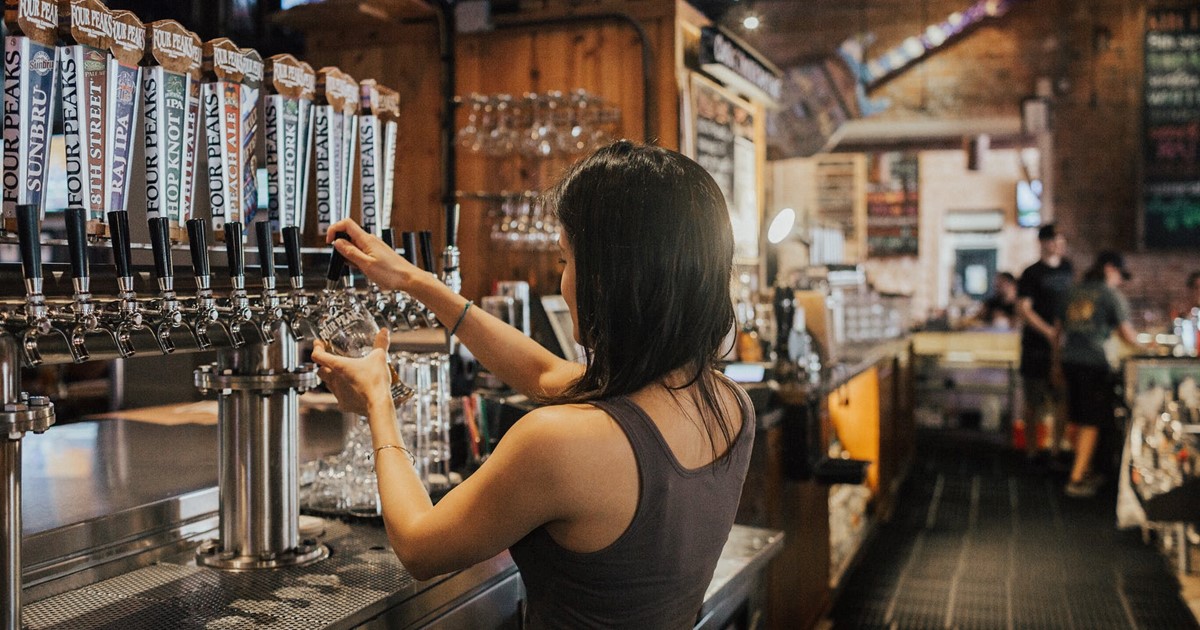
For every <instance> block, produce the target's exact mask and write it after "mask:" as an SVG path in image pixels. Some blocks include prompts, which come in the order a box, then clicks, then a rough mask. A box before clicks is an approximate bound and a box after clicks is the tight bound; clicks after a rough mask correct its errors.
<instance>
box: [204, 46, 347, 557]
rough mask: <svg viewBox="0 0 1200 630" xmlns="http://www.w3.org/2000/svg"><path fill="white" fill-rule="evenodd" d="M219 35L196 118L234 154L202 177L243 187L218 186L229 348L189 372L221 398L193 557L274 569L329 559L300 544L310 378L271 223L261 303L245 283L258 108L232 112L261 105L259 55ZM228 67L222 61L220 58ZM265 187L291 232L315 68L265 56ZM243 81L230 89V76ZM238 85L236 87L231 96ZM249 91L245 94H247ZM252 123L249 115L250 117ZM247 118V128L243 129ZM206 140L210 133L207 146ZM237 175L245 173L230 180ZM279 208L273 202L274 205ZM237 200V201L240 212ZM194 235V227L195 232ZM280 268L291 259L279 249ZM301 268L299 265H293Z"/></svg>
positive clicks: (261, 246) (263, 235)
mask: <svg viewBox="0 0 1200 630" xmlns="http://www.w3.org/2000/svg"><path fill="white" fill-rule="evenodd" d="M227 42H228V40H223V41H217V42H210V43H209V44H206V45H205V70H206V72H207V73H209V74H208V76H209V78H210V79H212V82H211V83H209V84H207V85H205V88H204V90H205V92H204V93H205V95H206V99H209V98H214V99H215V98H216V97H217V96H218V95H220V94H226V95H230V94H232V95H234V96H232V97H225V98H222V99H221V101H223V106H221V107H216V108H209V107H206V108H205V109H206V114H205V121H204V125H205V127H206V128H207V129H209V130H210V134H211V133H212V130H214V129H220V130H221V131H222V133H220V134H219V135H218V136H217V137H216V140H217V141H218V142H220V143H222V144H223V145H225V144H228V142H229V139H230V138H240V139H242V141H243V143H242V145H241V149H242V150H239V151H224V150H221V151H214V150H212V147H211V145H210V150H209V152H208V156H209V161H208V173H209V177H210V182H219V183H223V184H229V185H230V187H229V188H228V189H227V191H230V190H231V189H232V188H233V187H234V186H233V185H234V183H235V182H241V183H242V184H243V186H246V188H244V189H243V194H235V193H232V192H227V194H226V195H225V196H224V201H225V202H227V206H226V208H225V212H224V216H223V219H224V221H225V222H224V225H223V228H224V239H223V240H224V241H225V249H226V253H227V256H228V261H229V280H230V286H231V293H230V296H229V304H228V309H229V311H228V312H229V314H230V315H231V316H232V318H233V323H232V326H231V328H230V330H231V332H233V343H232V344H231V346H230V347H228V348H223V349H221V350H220V351H219V352H218V353H217V361H216V363H213V364H211V365H206V366H202V367H201V368H200V369H199V370H197V371H196V387H198V388H199V389H200V390H201V391H203V392H216V393H217V400H218V405H219V410H220V411H219V418H218V430H217V433H218V440H219V445H218V455H217V456H218V459H219V460H220V466H219V470H220V473H219V475H220V477H219V483H220V496H221V501H220V505H221V507H220V510H221V513H220V523H221V524H220V538H219V540H215V541H209V542H206V543H204V544H203V545H201V547H200V548H199V549H198V550H197V552H196V561H197V562H198V563H200V564H203V565H206V566H211V567H217V568H222V569H231V570H245V569H261V568H274V567H281V566H289V565H299V564H306V563H309V562H315V561H317V560H320V559H322V558H324V557H326V556H328V555H329V550H328V548H326V547H325V546H324V545H318V544H316V543H315V542H314V541H301V540H300V527H299V517H300V501H299V470H298V467H299V451H298V449H299V418H300V411H299V402H298V396H299V394H300V393H302V392H304V391H307V390H309V389H311V388H313V387H315V386H316V385H317V375H316V369H315V367H314V366H312V365H311V364H301V363H300V361H299V355H300V350H299V344H298V341H297V335H298V334H302V333H298V332H296V331H294V330H293V329H292V325H291V323H290V322H291V321H292V318H287V317H285V316H284V309H283V306H282V305H281V301H280V298H279V295H278V292H277V290H276V285H275V252H274V235H273V233H272V222H271V221H270V220H268V221H263V222H259V223H255V224H253V225H254V226H255V236H256V240H257V245H258V265H259V270H260V278H261V290H262V294H261V299H260V300H258V302H257V303H256V304H254V305H253V306H251V300H250V298H249V296H248V293H247V289H246V276H245V251H244V245H243V229H244V228H243V226H244V225H246V224H247V223H243V221H244V219H246V218H248V217H246V216H244V214H243V213H244V212H249V211H250V209H251V206H252V205H255V204H256V200H255V198H254V197H255V195H254V194H253V193H247V192H245V191H247V190H250V188H249V187H250V186H253V184H252V181H253V179H252V176H251V174H253V173H254V171H255V170H256V169H255V166H254V151H253V144H254V143H253V141H252V140H248V138H253V137H255V136H256V133H255V129H256V128H257V115H256V114H254V113H249V112H246V111H243V110H242V109H239V108H241V107H253V108H254V109H255V110H256V111H257V109H258V103H257V101H258V96H257V92H258V91H259V89H260V87H261V84H262V79H263V70H264V68H263V62H262V60H261V58H260V57H258V54H257V53H253V52H252V51H245V50H242V51H240V53H241V55H242V57H241V58H240V59H241V60H242V63H241V65H238V59H239V58H238V57H236V56H232V55H230V54H229V53H228V52H226V51H229V50H236V49H235V48H233V47H232V45H229V44H227ZM222 63H225V65H226V67H225V68H222V67H221V66H220V64H222ZM267 73H268V78H269V80H270V84H269V85H268V86H267V87H268V92H269V94H270V95H269V96H267V100H268V104H267V118H268V125H269V126H268V128H267V137H268V146H267V151H268V154H269V157H268V164H269V168H268V178H269V180H270V183H269V184H268V190H269V191H270V192H272V193H274V197H275V198H274V200H272V202H271V205H272V206H274V207H278V208H279V209H280V210H279V211H278V212H276V213H275V214H276V216H274V217H270V218H271V219H275V223H276V225H279V226H280V227H281V228H290V227H298V226H296V225H295V223H296V222H297V217H299V216H303V214H304V201H305V200H304V199H303V198H301V197H300V195H301V192H302V191H303V190H304V187H303V185H302V183H301V181H300V178H301V174H302V173H304V172H305V170H306V168H307V156H308V153H309V147H308V145H307V139H308V137H309V136H310V134H309V132H308V129H307V126H308V124H309V120H308V119H307V118H304V119H303V121H301V117H300V116H299V112H300V111H301V110H307V109H308V107H309V103H310V102H311V99H312V94H313V92H314V90H315V87H316V75H315V74H314V73H313V72H312V70H311V69H310V68H308V67H307V65H302V64H300V63H299V62H297V61H296V60H295V59H294V58H291V57H287V56H285V57H274V58H272V59H271V60H270V62H269V65H268V67H267ZM238 77H240V79H241V80H242V81H243V82H244V83H245V84H243V85H237V84H233V83H230V79H232V78H238ZM239 89H240V90H241V91H242V92H243V94H241V95H240V97H239V96H237V93H238V91H239ZM251 90H252V91H253V92H255V94H254V97H253V98H250V99H247V98H241V97H244V96H245V94H244V92H247V91H251ZM247 121H249V122H247ZM246 125H249V128H247V127H246ZM212 140H213V138H212V137H210V142H211V141H212ZM238 173H243V174H245V176H244V177H241V178H239V176H238ZM281 200H282V201H283V203H282V205H281V206H280V205H278V204H279V203H280V201H281ZM239 206H240V207H239ZM198 232H201V233H202V230H198ZM288 254H289V269H290V268H291V267H292V265H293V261H291V260H290V257H291V256H292V255H294V254H293V252H292V250H291V249H290V248H289V249H288ZM295 264H296V265H297V266H298V264H299V261H295Z"/></svg>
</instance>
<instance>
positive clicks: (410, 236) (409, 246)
mask: <svg viewBox="0 0 1200 630" xmlns="http://www.w3.org/2000/svg"><path fill="white" fill-rule="evenodd" d="M400 240H401V242H402V243H403V245H404V259H405V260H407V261H408V262H409V263H410V264H412V265H414V266H415V265H416V264H417V233H416V232H404V233H403V234H401V235H400Z"/></svg>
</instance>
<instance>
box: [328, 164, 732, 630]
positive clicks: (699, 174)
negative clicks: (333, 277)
mask: <svg viewBox="0 0 1200 630" xmlns="http://www.w3.org/2000/svg"><path fill="white" fill-rule="evenodd" d="M549 201H550V203H551V205H552V206H553V207H554V208H555V209H556V211H557V214H558V218H559V221H560V222H561V225H562V235H561V237H560V238H559V247H560V249H561V251H562V260H561V263H562V264H563V274H562V287H561V288H562V294H563V297H564V298H565V300H566V302H567V304H568V306H569V308H570V313H571V318H572V321H573V323H574V335H575V339H576V340H577V341H578V342H579V343H581V344H582V345H583V346H584V347H585V348H586V349H587V350H588V363H587V366H586V368H585V367H584V366H581V365H579V364H576V363H571V362H567V361H564V360H562V359H559V358H557V357H556V356H554V355H553V354H551V353H550V352H549V351H547V350H545V349H544V348H542V347H541V346H539V345H538V344H536V343H535V342H533V341H531V340H530V339H528V338H527V337H525V336H524V335H522V334H521V333H520V332H519V331H517V330H516V329H514V328H512V327H511V326H509V325H507V324H504V323H503V322H501V321H500V320H498V319H495V318H493V317H490V316H489V315H487V314H486V313H484V312H483V311H482V310H480V309H477V308H471V305H470V303H469V302H467V301H466V300H465V299H464V298H462V297H461V296H459V295H456V294H454V293H452V292H451V291H450V290H449V289H447V288H446V287H445V286H444V285H442V284H441V283H440V282H438V281H437V279H436V278H435V277H434V276H432V275H431V274H428V273H425V272H422V271H420V270H418V269H416V268H415V267H413V266H412V265H409V264H408V263H406V262H405V261H404V260H403V259H402V258H401V257H400V256H397V255H396V254H395V253H394V252H392V251H391V250H390V249H389V248H387V247H386V245H384V244H383V243H382V242H381V241H380V240H379V239H377V238H375V237H373V236H370V235H368V234H366V233H365V232H364V231H363V230H362V229H361V228H359V227H358V226H357V225H355V224H354V223H352V222H350V221H343V222H340V223H337V224H335V225H333V226H332V227H331V228H330V231H329V233H330V235H331V240H332V235H333V234H335V233H336V232H339V231H345V232H348V233H349V235H350V237H351V238H350V240H349V241H338V242H336V243H335V244H334V246H335V247H337V249H338V251H340V252H342V254H344V255H345V256H346V259H347V260H348V261H349V262H350V263H351V264H354V265H356V266H357V267H358V268H359V269H361V270H362V272H363V273H365V274H366V275H367V276H368V277H369V278H371V279H372V280H373V281H375V282H377V283H378V284H379V285H380V286H381V287H382V288H383V289H385V290H402V291H407V292H408V293H409V294H410V295H412V296H413V297H414V298H416V299H418V300H420V301H421V302H422V303H424V304H425V305H427V306H428V307H430V308H431V309H433V311H434V312H435V313H436V314H437V316H438V318H439V319H440V320H441V321H442V322H445V323H446V324H447V326H449V327H451V328H452V329H453V330H454V331H455V334H457V336H458V338H459V340H461V341H462V342H463V343H464V344H466V346H467V347H468V348H469V349H470V350H471V352H472V353H473V354H474V355H475V357H476V358H477V359H479V361H480V362H481V363H482V364H483V365H484V366H485V367H487V368H488V369H489V370H490V371H491V372H492V373H493V374H495V375H497V376H498V377H500V378H501V379H502V380H504V382H506V383H508V384H509V385H511V386H512V387H514V388H515V389H517V390H518V391H521V392H522V393H524V394H526V395H528V396H530V397H532V398H536V399H539V400H543V401H546V402H548V403H550V404H549V405H548V406H544V407H541V408H539V409H538V410H536V411H533V412H531V413H530V414H528V415H527V416H525V417H524V418H522V419H521V420H520V421H519V422H517V423H516V424H515V425H514V426H513V427H512V429H510V430H509V431H508V433H507V434H506V435H505V436H504V439H503V440H502V441H501V442H500V444H499V446H498V447H497V448H496V450H495V452H494V453H493V454H492V456H491V457H489V458H488V460H487V461H486V462H485V463H484V464H483V465H482V466H481V467H480V468H479V470H478V471H476V472H475V473H474V474H473V475H471V476H470V477H469V478H468V479H467V480H466V481H464V482H463V483H462V484H461V485H459V486H458V487H457V488H455V489H454V490H452V491H451V492H450V493H449V494H447V495H446V496H445V497H444V498H443V499H442V500H441V501H440V502H439V503H438V504H437V506H432V505H431V504H430V500H429V496H428V495H427V494H426V492H425V490H424V488H423V487H422V485H421V482H420V480H419V479H418V477H417V475H416V473H415V471H414V470H413V468H412V466H411V465H410V463H409V458H408V457H406V456H405V451H404V449H403V443H402V442H401V441H400V436H399V434H398V433H397V430H396V426H395V411H394V409H393V407H392V402H391V399H390V396H389V395H388V380H389V376H388V369H387V366H386V365H385V350H386V343H387V341H386V335H385V334H384V333H381V334H380V336H379V338H378V339H377V340H376V349H375V350H374V351H373V352H372V353H371V354H370V355H368V356H367V357H365V358H362V359H347V358H342V357H335V356H332V355H330V354H329V353H327V352H326V351H325V349H324V347H323V346H322V345H321V344H320V343H318V344H316V348H315V349H314V352H313V359H314V361H316V362H317V363H318V364H319V365H320V366H321V370H320V374H321V378H322V379H323V380H324V381H325V382H326V384H328V385H329V387H330V389H331V390H332V391H333V392H334V393H335V394H336V395H337V397H338V400H339V401H340V403H341V405H342V407H343V409H345V410H347V411H351V412H355V413H360V414H365V415H366V416H367V417H368V419H369V420H370V425H371V432H372V439H373V440H374V446H375V448H376V463H375V467H376V474H377V475H378V477H379V493H380V499H381V501H382V505H383V516H384V523H385V524H386V526H387V530H388V539H389V540H390V541H391V544H392V547H393V549H394V550H395V552H396V555H397V556H398V557H399V558H400V561H401V562H402V563H403V564H404V565H405V567H406V568H407V569H408V570H409V571H410V572H411V573H412V574H413V575H414V576H416V577H418V578H428V577H431V576H434V575H437V574H440V573H445V572H447V571H452V570H456V569H461V568H464V567H467V566H470V565H472V564H474V563H476V562H479V561H481V560H484V559H487V558H490V557H492V556H493V555H495V554H497V553H499V552H500V551H502V550H504V549H510V550H511V552H512V556H513V560H514V561H515V562H516V564H517V566H518V568H519V569H520V570H521V576H522V578H523V580H524V582H525V586H526V590H527V592H528V598H529V599H528V601H529V608H528V617H529V618H528V621H529V623H530V625H531V626H532V627H571V628H582V627H645V628H685V627H686V628H690V627H692V626H693V624H694V623H695V621H696V616H697V613H698V612H699V609H700V605H701V602H702V599H703V596H704V591H705V589H706V588H707V586H708V583H709V582H710V581H711V579H712V575H713V570H714V568H715V567H716V563H717V559H718V557H719V556H720V553H721V549H722V547H723V545H724V543H725V540H726V538H727V537H728V534H729V530H730V528H731V527H732V525H733V519H734V514H735V512H736V510H737V504H738V499H739V496H740V494H741V487H742V483H743V481H744V480H745V476H746V469H747V466H748V464H749V460H750V448H751V443H752V442H753V439H754V415H753V408H752V407H751V405H750V403H749V399H748V398H747V397H746V395H745V393H744V392H742V391H741V390H740V389H739V388H738V387H737V386H736V385H734V384H733V383H732V382H730V381H728V380H727V379H726V378H725V377H723V376H721V375H720V374H719V373H717V372H716V371H714V370H713V363H714V360H715V357H716V356H718V355H719V354H720V352H721V348H720V346H721V344H722V341H723V340H724V339H725V337H726V334H727V333H728V332H729V331H730V329H731V328H732V326H733V323H734V316H733V306H732V303H731V300H730V293H729V287H730V281H731V275H732V258H733V236H732V232H731V228H730V222H729V214H728V211H727V209H726V206H725V201H724V197H723V195H722V193H721V191H720V189H719V188H718V187H717V185H716V183H715V182H714V181H713V179H712V178H711V177H710V176H709V175H708V174H707V173H706V172H705V171H704V170H703V169H702V168H701V167H700V166H699V165H698V164H696V163H695V162H693V161H691V160H689V159H687V158H685V157H683V156H681V155H679V154H677V153H672V152H670V151H666V150H663V149H659V148H655V147H649V146H641V145H635V144H632V143H630V142H625V141H622V142H618V143H615V144H613V145H610V146H607V147H605V148H602V149H600V150H599V151H597V152H596V153H595V154H593V155H591V156H589V157H587V158H585V159H584V160H582V161H581V162H580V163H579V164H578V165H576V166H575V167H574V168H573V169H572V170H571V171H570V172H569V173H568V174H567V175H566V177H565V178H564V179H563V181H562V182H561V183H560V184H559V185H558V186H557V188H556V189H555V191H554V192H553V193H552V194H551V195H550V199H549Z"/></svg>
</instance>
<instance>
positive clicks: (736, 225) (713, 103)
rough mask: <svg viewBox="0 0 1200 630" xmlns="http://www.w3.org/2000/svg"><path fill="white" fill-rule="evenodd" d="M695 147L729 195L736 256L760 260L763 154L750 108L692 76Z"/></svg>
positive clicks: (707, 167) (711, 173)
mask: <svg viewBox="0 0 1200 630" xmlns="http://www.w3.org/2000/svg"><path fill="white" fill-rule="evenodd" d="M691 106H692V129H693V133H694V134H695V135H694V136H693V138H692V147H693V152H694V155H693V156H692V157H694V158H695V160H696V162H697V163H699V164H700V166H703V167H704V170H706V171H708V173H709V175H712V176H713V179H715V180H716V181H717V186H719V187H720V188H721V192H723V193H725V203H726V204H728V206H729V219H730V222H731V223H732V224H733V239H734V256H735V257H737V258H739V259H741V260H743V261H749V260H750V259H753V258H757V257H758V237H759V226H760V221H759V214H758V150H757V148H756V147H755V144H754V114H753V113H752V112H751V110H750V105H749V104H748V103H745V102H743V101H741V100H740V99H738V98H737V97H736V96H733V95H732V94H729V93H727V92H725V90H724V89H723V88H721V87H719V86H717V85H716V84H715V83H712V82H710V81H708V80H707V79H704V78H703V77H700V76H699V75H693V76H692V103H691Z"/></svg>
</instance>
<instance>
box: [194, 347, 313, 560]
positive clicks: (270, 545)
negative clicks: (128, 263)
mask: <svg viewBox="0 0 1200 630" xmlns="http://www.w3.org/2000/svg"><path fill="white" fill-rule="evenodd" d="M273 337H274V340H273V341H271V342H270V343H265V342H264V343H254V344H248V345H245V346H241V347H239V348H230V349H227V350H222V351H221V352H220V353H219V354H218V355H217V363H215V364H211V365H205V366H201V368H200V369H199V370H197V371H196V387H197V388H199V389H200V390H201V391H204V392H209V391H215V392H217V400H218V408H219V416H218V427H217V434H218V436H219V437H218V439H219V447H218V460H219V468H218V470H219V473H218V474H219V485H220V530H219V531H220V539H219V540H215V541H213V540H210V541H206V542H204V543H203V544H201V546H200V548H199V549H197V550H196V562H197V563H198V564H200V565H203V566H208V567H212V568H216V569H225V570H230V571H246V570H253V569H274V568H280V567H285V566H299V565H305V564H309V563H312V562H316V561H318V560H321V559H324V558H326V557H328V556H329V549H328V548H327V547H325V546H324V545H320V544H317V542H316V541H315V540H301V539H300V525H299V521H300V500H299V458H300V452H299V443H300V437H299V420H300V408H299V401H298V397H299V395H300V393H301V392H304V391H307V390H309V389H312V388H313V387H315V386H316V384H317V373H316V368H315V367H314V366H313V365H311V364H304V365H301V364H299V361H298V355H299V348H298V344H297V342H296V339H295V337H293V336H292V334H291V331H290V330H289V329H288V328H287V327H286V326H280V327H279V329H278V330H277V331H276V334H274V335H273Z"/></svg>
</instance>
